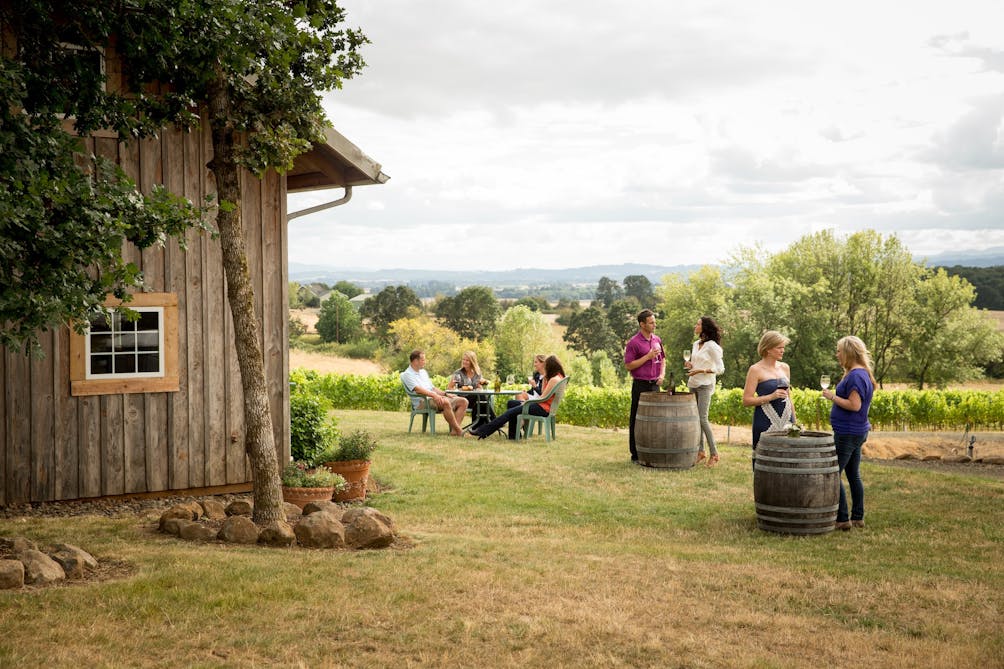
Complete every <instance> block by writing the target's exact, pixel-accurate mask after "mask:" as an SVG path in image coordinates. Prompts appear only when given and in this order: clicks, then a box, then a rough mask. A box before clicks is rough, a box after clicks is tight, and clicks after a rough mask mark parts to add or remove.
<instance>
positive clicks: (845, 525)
mask: <svg viewBox="0 0 1004 669" xmlns="http://www.w3.org/2000/svg"><path fill="white" fill-rule="evenodd" d="M833 527H834V528H836V529H838V530H841V531H842V532H846V531H848V530H849V529H851V521H849V520H844V521H839V520H838V521H837V524H836V525H834V526H833Z"/></svg>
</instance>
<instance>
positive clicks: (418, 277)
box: [289, 262, 700, 291]
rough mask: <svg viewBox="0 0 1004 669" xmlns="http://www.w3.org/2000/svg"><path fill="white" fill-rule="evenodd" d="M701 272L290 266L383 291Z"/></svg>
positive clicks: (296, 272)
mask: <svg viewBox="0 0 1004 669" xmlns="http://www.w3.org/2000/svg"><path fill="white" fill-rule="evenodd" d="M698 269H700V265H674V266H665V265H642V264H637V263H626V264H623V265H592V266H590V267H572V268H568V269H536V268H529V267H528V268H520V269H513V270H504V271H490V270H478V271H469V272H468V271H462V270H457V271H452V270H438V269H436V270H425V269H402V268H397V269H380V270H371V269H353V268H339V267H326V266H321V265H304V264H301V263H296V262H290V263H289V279H290V281H297V282H299V283H301V284H302V283H310V282H314V281H320V282H323V283H327V284H332V283H335V282H336V281H340V280H342V279H344V280H346V281H351V282H352V283H354V284H356V285H358V286H361V287H363V288H370V289H371V291H372V289H373V288H374V287H376V288H378V289H379V288H382V287H383V286H387V285H401V284H429V283H433V284H452V285H453V286H454V287H456V288H463V287H465V286H475V285H477V286H488V287H491V288H502V287H534V286H546V285H552V284H568V285H573V286H574V285H589V286H593V287H595V285H596V282H597V281H599V280H600V279H601V278H603V277H607V278H609V279H613V280H615V281H617V282H623V281H624V277H626V276H632V275H639V274H640V275H643V276H645V277H647V278H648V280H649V281H651V282H652V283H653V284H659V283H661V282H662V277H663V276H665V275H667V274H689V273H690V272H693V271H696V270H698Z"/></svg>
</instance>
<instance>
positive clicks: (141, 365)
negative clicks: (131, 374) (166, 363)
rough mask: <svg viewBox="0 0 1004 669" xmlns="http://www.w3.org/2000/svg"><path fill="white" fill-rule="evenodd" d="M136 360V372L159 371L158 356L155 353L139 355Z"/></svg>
mask: <svg viewBox="0 0 1004 669" xmlns="http://www.w3.org/2000/svg"><path fill="white" fill-rule="evenodd" d="M136 358H137V360H138V369H137V370H136V371H138V372H157V371H160V356H159V355H157V354H156V353H141V354H139V355H137V356H136Z"/></svg>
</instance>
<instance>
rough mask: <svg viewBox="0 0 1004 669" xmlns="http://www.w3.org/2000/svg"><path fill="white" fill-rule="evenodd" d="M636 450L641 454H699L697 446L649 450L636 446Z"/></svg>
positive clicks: (645, 447)
mask: <svg viewBox="0 0 1004 669" xmlns="http://www.w3.org/2000/svg"><path fill="white" fill-rule="evenodd" d="M635 450H637V451H638V452H639V453H697V446H694V447H693V448H648V447H647V446H639V445H638V444H635Z"/></svg>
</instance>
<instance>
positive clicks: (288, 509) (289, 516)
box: [282, 502, 303, 521]
mask: <svg viewBox="0 0 1004 669" xmlns="http://www.w3.org/2000/svg"><path fill="white" fill-rule="evenodd" d="M282 512H283V514H285V516H286V520H287V521H293V520H296V519H297V518H299V517H300V516H301V515H302V514H303V512H302V511H301V510H300V507H298V506H297V505H296V504H292V503H290V502H283V503H282Z"/></svg>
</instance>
